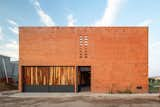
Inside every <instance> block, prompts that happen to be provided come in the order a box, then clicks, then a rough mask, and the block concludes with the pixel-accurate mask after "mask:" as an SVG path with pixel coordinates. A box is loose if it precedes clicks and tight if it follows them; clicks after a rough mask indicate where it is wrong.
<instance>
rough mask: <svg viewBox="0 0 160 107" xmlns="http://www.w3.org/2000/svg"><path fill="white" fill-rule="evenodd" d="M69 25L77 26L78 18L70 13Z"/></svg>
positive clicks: (68, 17)
mask: <svg viewBox="0 0 160 107" xmlns="http://www.w3.org/2000/svg"><path fill="white" fill-rule="evenodd" d="M67 21H68V26H75V22H76V19H74V18H73V15H72V14H70V15H68V16H67Z"/></svg>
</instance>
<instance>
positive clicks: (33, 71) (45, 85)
mask: <svg viewBox="0 0 160 107" xmlns="http://www.w3.org/2000/svg"><path fill="white" fill-rule="evenodd" d="M22 70H23V91H24V92H74V84H75V73H76V71H75V70H76V69H75V67H74V66H24V67H23V68H22Z"/></svg>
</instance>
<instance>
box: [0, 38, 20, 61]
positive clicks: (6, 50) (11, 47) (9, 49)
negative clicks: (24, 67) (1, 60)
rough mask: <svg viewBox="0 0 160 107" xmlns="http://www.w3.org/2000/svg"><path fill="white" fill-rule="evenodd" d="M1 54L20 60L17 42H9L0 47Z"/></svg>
mask: <svg viewBox="0 0 160 107" xmlns="http://www.w3.org/2000/svg"><path fill="white" fill-rule="evenodd" d="M0 54H1V55H5V56H10V57H12V58H16V59H18V57H19V56H18V55H19V54H18V43H17V41H15V40H13V41H9V42H7V43H5V44H2V45H1V46H0Z"/></svg>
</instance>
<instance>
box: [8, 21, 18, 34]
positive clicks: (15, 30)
mask: <svg viewBox="0 0 160 107" xmlns="http://www.w3.org/2000/svg"><path fill="white" fill-rule="evenodd" d="M8 22H9V24H10V27H9V30H11V31H12V32H13V33H14V34H16V35H18V33H19V32H18V24H17V23H16V22H15V21H14V20H10V19H8Z"/></svg>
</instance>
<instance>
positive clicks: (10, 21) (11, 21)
mask: <svg viewBox="0 0 160 107" xmlns="http://www.w3.org/2000/svg"><path fill="white" fill-rule="evenodd" d="M8 22H9V23H10V24H12V25H14V26H18V24H17V23H16V22H15V21H14V20H10V19H8Z"/></svg>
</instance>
